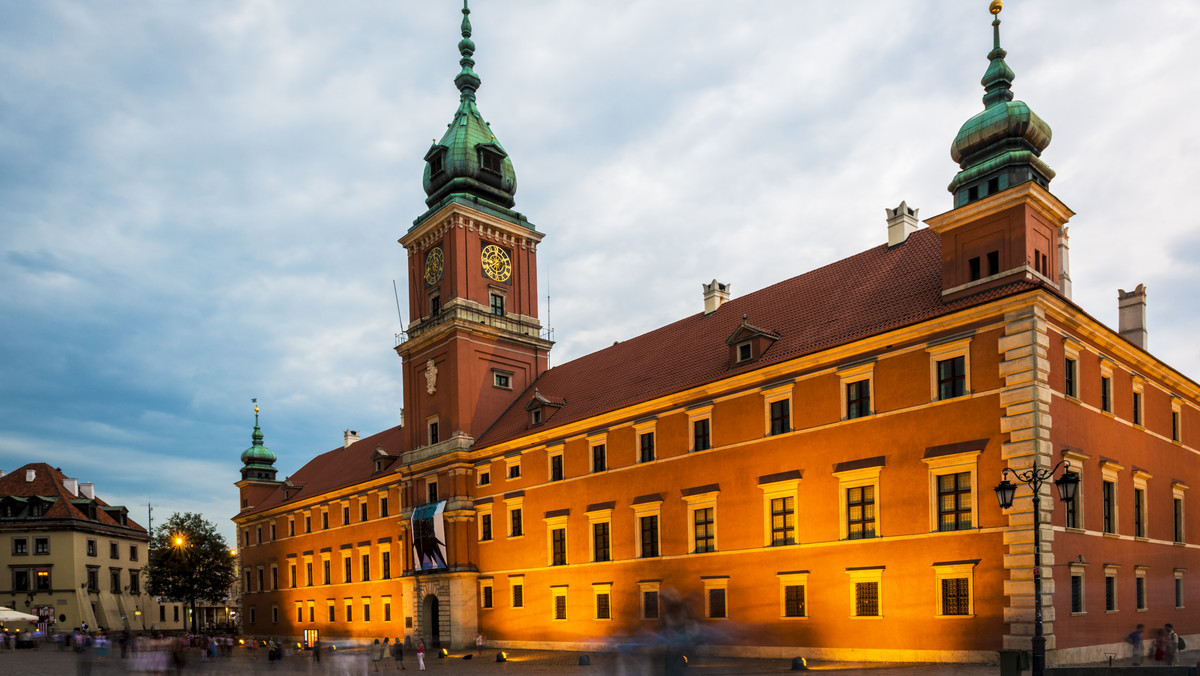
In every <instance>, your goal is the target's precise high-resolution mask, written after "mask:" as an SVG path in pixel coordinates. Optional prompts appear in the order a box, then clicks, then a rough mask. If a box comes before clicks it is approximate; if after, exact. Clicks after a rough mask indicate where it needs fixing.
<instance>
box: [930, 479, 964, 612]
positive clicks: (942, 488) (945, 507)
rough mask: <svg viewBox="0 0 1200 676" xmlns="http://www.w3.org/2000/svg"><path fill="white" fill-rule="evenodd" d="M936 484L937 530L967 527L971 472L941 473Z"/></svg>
mask: <svg viewBox="0 0 1200 676" xmlns="http://www.w3.org/2000/svg"><path fill="white" fill-rule="evenodd" d="M937 486H938V530H939V531H947V530H967V529H969V528H970V527H971V473H970V472H959V473H957V474H943V475H941V476H939V477H938V478H937ZM947 614H949V613H947Z"/></svg>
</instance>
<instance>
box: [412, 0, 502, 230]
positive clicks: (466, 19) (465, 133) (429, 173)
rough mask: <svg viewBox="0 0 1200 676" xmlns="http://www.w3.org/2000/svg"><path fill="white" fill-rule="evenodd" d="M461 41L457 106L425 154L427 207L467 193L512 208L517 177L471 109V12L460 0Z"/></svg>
mask: <svg viewBox="0 0 1200 676" xmlns="http://www.w3.org/2000/svg"><path fill="white" fill-rule="evenodd" d="M462 13H463V20H462V37H463V39H462V41H461V42H459V43H458V51H459V53H460V54H461V55H462V59H460V60H459V64H460V65H462V71H460V72H459V74H458V76H457V77H455V78H454V85H455V86H456V87H458V91H459V104H458V110H457V111H456V112H455V113H454V120H453V121H451V122H450V126H449V128H448V129H447V130H446V133H445V135H443V136H442V139H441V140H440V141H437V142H436V143H434V144H433V146H432V147H430V148H429V152H427V153H425V177H424V180H423V184H424V187H425V194H426V195H428V196H429V197H428V198H427V199H426V200H425V204H426V205H427V206H429V207H433V205H435V204H437V203H439V202H441V201H442V199H444V198H445V197H447V196H448V195H454V194H466V195H471V196H473V197H477V198H479V199H482V200H485V201H487V202H491V203H493V204H496V205H498V206H500V207H503V208H505V209H508V208H511V207H512V206H513V204H515V200H514V199H513V195H515V194H516V192H517V174H516V172H515V171H513V166H512V160H510V159H509V158H508V153H506V152H505V151H504V147H503V146H501V145H500V142H499V141H498V140H496V136H495V134H493V133H492V129H491V127H490V126H488V123H487V122H485V121H484V119H483V115H482V114H480V112H479V108H477V107H476V106H475V91H476V90H477V89H479V85H480V80H479V76H478V75H476V74H475V71H474V70H473V69H472V66H474V65H475V61H474V59H472V58H471V57H472V56H473V55H474V54H475V43H474V42H472V41H471V21H470V14H471V10H470V9H469V8H468V7H467V0H463V9H462Z"/></svg>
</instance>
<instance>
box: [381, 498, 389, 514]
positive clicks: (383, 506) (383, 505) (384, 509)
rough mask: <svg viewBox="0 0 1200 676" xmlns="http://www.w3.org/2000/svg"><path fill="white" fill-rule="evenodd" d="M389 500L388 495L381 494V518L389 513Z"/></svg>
mask: <svg viewBox="0 0 1200 676" xmlns="http://www.w3.org/2000/svg"><path fill="white" fill-rule="evenodd" d="M387 501H388V499H387V496H386V495H384V496H380V498H379V517H380V518H383V517H385V516H387V515H388V504H387Z"/></svg>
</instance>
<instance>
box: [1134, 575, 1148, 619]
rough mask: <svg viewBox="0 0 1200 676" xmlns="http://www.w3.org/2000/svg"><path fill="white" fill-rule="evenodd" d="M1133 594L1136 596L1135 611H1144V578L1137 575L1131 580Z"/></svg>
mask: <svg viewBox="0 0 1200 676" xmlns="http://www.w3.org/2000/svg"><path fill="white" fill-rule="evenodd" d="M1133 582H1134V593H1135V594H1136V596H1137V609H1138V610H1145V609H1146V578H1144V577H1142V576H1141V575H1138V576H1137V577H1135V578H1134V579H1133Z"/></svg>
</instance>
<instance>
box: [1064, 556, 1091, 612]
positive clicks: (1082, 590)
mask: <svg viewBox="0 0 1200 676" xmlns="http://www.w3.org/2000/svg"><path fill="white" fill-rule="evenodd" d="M1087 566H1088V564H1087V562H1076V563H1071V564H1069V565H1068V567H1069V568H1070V570H1071V572H1070V576H1069V577H1068V578H1067V608H1068V611H1069V612H1070V613H1071V615H1087ZM1076 575H1078V576H1079V603H1080V610H1079V612H1075V611H1073V610H1070V608H1071V599H1070V594H1071V578H1072V577H1075V576H1076Z"/></svg>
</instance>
